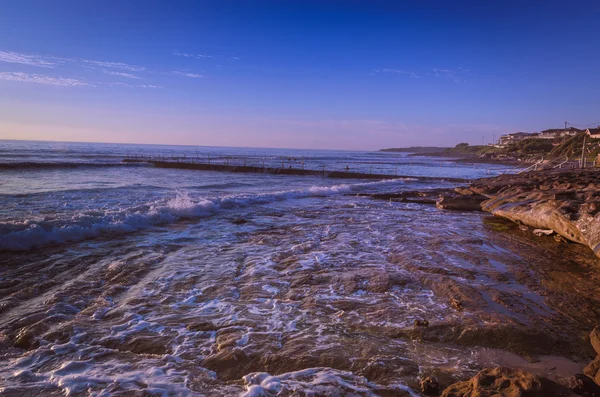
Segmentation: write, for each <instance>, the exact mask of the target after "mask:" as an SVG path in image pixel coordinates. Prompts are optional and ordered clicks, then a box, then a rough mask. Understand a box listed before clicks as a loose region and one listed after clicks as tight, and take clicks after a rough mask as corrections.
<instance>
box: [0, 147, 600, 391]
mask: <svg viewBox="0 0 600 397" xmlns="http://www.w3.org/2000/svg"><path fill="white" fill-rule="evenodd" d="M133 155H136V156H171V157H173V156H180V157H183V156H185V157H186V158H189V159H199V160H201V159H208V158H209V157H210V158H211V161H224V160H225V159H227V160H225V161H244V160H245V161H248V162H250V161H257V162H266V163H267V164H279V163H283V164H285V166H293V167H299V166H301V164H302V163H303V164H302V166H304V167H307V168H309V167H313V168H314V169H321V167H325V168H326V169H343V168H344V167H346V166H348V167H349V168H350V169H352V170H358V171H360V172H367V171H368V170H369V171H370V170H373V167H374V169H375V171H377V172H381V173H390V174H394V173H396V174H398V175H406V176H411V177H415V178H402V179H395V180H383V181H372V180H356V179H348V180H346V179H329V178H321V177H313V176H310V177H308V176H283V175H271V174H235V173H222V172H204V171H193V170H177V169H159V168H154V167H152V166H149V165H144V164H123V163H121V161H122V160H123V158H125V157H127V156H133ZM240 159H241V160H240ZM506 170H507V167H505V166H501V165H489V164H475V165H473V164H464V163H454V162H452V161H449V160H445V159H437V158H430V157H410V156H407V154H405V153H380V152H351V151H328V150H294V149H254V148H217V147H200V146H161V145H124V144H88V143H62V142H26V141H0V202H1V204H2V205H1V206H0V258H1V260H0V352H1V355H2V361H3V363H2V364H0V386H2V387H3V388H4V389H3V391H4V394H5V395H11V396H13V395H14V396H17V395H34V394H36V393H43V394H47V395H62V394H64V393H66V394H67V395H99V396H100V395H109V394H110V395H142V394H141V393H143V392H145V393H147V394H144V395H208V396H212V395H218V396H230V395H243V394H245V393H246V395H248V396H262V395H264V396H275V395H303V394H293V393H294V392H296V393H301V392H304V393H308V394H306V395H310V393H315V394H316V395H323V394H326V395H332V396H333V395H356V396H373V395H401V396H402V395H406V396H418V395H419V393H418V389H417V387H416V381H417V380H418V377H419V376H422V375H425V374H428V373H439V374H446V375H447V376H448V377H453V378H455V379H459V378H463V377H465V376H467V375H472V374H473V373H474V372H475V371H477V370H478V369H479V368H480V367H481V366H482V365H486V364H493V363H503V362H505V361H507V360H509V361H511V362H513V363H514V362H517V363H519V365H523V366H526V365H527V363H526V362H525V360H522V359H521V358H519V357H518V356H516V355H515V354H513V353H514V352H512V353H511V352H509V350H510V349H509V348H508V347H506V346H503V345H501V344H500V343H495V342H493V337H492V336H489V337H486V336H485V335H488V334H487V332H493V330H494V329H497V328H498V327H506V326H511V327H513V328H514V329H515V330H516V331H515V332H517V333H518V332H523V333H524V334H527V335H529V334H530V333H531V332H533V331H532V330H540V329H550V330H551V332H552V333H553V335H554V334H556V335H557V337H558V336H562V335H563V334H565V335H566V334H567V333H568V330H569V329H579V328H581V329H587V328H586V327H588V324H587V321H586V320H585V319H582V318H578V315H577V314H573V313H571V314H569V315H565V314H564V313H563V312H562V311H561V310H560V309H559V308H558V307H559V306H560V305H561V304H563V303H564V302H571V299H575V298H572V297H570V296H566V295H561V296H560V299H559V297H558V295H554V290H551V289H552V288H558V287H557V286H554V285H553V284H552V285H551V284H548V283H546V284H544V283H543V282H542V281H541V280H542V278H543V277H554V275H551V276H548V273H549V270H548V266H562V268H563V270H562V271H563V272H569V271H571V270H572V271H573V272H574V273H576V272H577V271H578V269H577V266H578V265H577V264H576V263H575V262H573V258H577V259H578V260H582V261H587V260H592V259H591V258H592V257H593V255H591V256H589V255H588V253H586V252H585V251H583V250H582V249H581V248H580V247H568V248H567V250H569V253H570V256H565V257H562V258H560V259H554V256H553V255H554V254H556V252H555V251H553V250H555V249H556V248H554V246H552V245H546V246H544V245H543V244H542V245H536V243H535V242H533V243H532V240H530V239H529V238H528V237H526V236H525V235H519V234H518V233H519V231H518V229H517V231H516V232H514V231H513V232H510V233H509V232H506V231H504V230H505V229H509V228H510V227H509V226H502V227H497V226H495V224H494V222H495V221H493V220H492V221H490V219H489V218H490V217H489V216H487V215H485V214H483V213H476V212H468V213H465V212H453V211H441V210H438V209H436V208H435V207H433V206H424V205H418V204H413V203H400V202H388V201H384V200H380V201H378V200H373V199H371V198H369V197H364V196H359V195H358V193H361V194H362V193H381V192H400V191H405V190H423V189H433V188H440V187H454V186H458V184H457V183H450V182H447V181H443V180H439V181H420V180H418V178H416V177H419V176H427V177H430V176H434V177H454V178H465V179H474V178H480V177H485V176H491V175H497V174H498V173H500V172H504V171H506ZM375 171H373V172H375ZM511 233H512V234H511ZM515 236H516V237H515ZM541 273H543V274H544V275H545V276H543V277H542V276H540V274H541ZM558 284H559V283H557V285H558ZM456 296H460V297H461V299H462V300H463V301H464V302H465V308H464V310H463V311H462V312H459V311H456V310H453V309H452V308H451V306H450V305H449V303H448V302H449V300H450V299H451V298H454V297H456ZM561 299H562V300H563V301H562V302H561ZM579 303H580V304H582V305H584V304H587V303H585V302H583V303H581V302H579ZM583 313H585V311H583V312H582V315H583ZM419 319H426V320H428V321H429V323H430V327H429V328H430V329H432V330H434V331H431V332H438V331H435V330H440V331H439V335H437V334H436V336H432V335H429V336H425V337H416V336H415V335H414V334H413V333H412V332H413V331H412V330H413V328H414V321H415V320H419ZM513 328H511V329H513ZM457 329H460V330H463V332H462V333H460V332H459V333H458V334H460V336H448V337H445V336H444V335H454V334H452V333H453V332H456V330H457ZM466 330H471V331H473V330H475V331H476V332H479V333H478V335H479V337H478V338H476V337H473V338H472V340H471V339H468V338H467V339H465V338H466V337H465V332H467V331H466ZM471 331H469V332H471ZM475 331H473V332H475ZM458 334H457V335H458ZM467 334H468V332H467ZM490 335H491V334H490ZM460 338H463V339H460ZM565 338H567V337H565ZM565 343H566V345H568V346H569V348H573V349H575V347H577V346H579V345H578V343H579V342H578V341H577V340H576V338H574V337H573V340H571V339H568V341H567V342H565ZM573 346H575V347H573ZM532 349H533V348H532ZM557 349H558V348H557ZM534 350H535V349H533V350H532V354H535V351H534ZM548 350H549V351H548V354H550V355H553V356H556V357H557V358H556V357H555V359H556V360H558V361H559V363H562V365H566V366H571V367H572V366H575V367H576V366H577V365H579V363H578V362H577V361H576V360H573V357H572V356H569V357H567V354H566V353H564V351H563V350H554V351H553V350H552V348H548ZM503 360H504V361H503ZM519 360H521V361H519ZM561 360H562V361H561ZM555 367H556V365H555ZM558 367H559V368H560V365H558ZM571 367H569V371H570V370H571ZM540 371H541V372H544V371H546V372H548V371H550V370H547V369H542V370H540ZM565 372H568V371H565ZM544 374H545V375H549V374H548V373H545V372H544ZM559 375H560V374H558V375H557V376H559ZM28 393H29V394H28ZM132 393H133V394H132ZM278 393H279V394H278ZM286 393H287V394H286ZM319 393H321V394H319ZM327 393H331V394H327ZM335 393H338V394H335ZM394 393H395V394H394Z"/></svg>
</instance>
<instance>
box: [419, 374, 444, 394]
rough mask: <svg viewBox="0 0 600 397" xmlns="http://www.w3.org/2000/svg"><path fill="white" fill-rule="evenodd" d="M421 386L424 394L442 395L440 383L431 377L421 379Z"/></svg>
mask: <svg viewBox="0 0 600 397" xmlns="http://www.w3.org/2000/svg"><path fill="white" fill-rule="evenodd" d="M420 385H421V392H422V393H425V394H428V395H438V394H439V393H440V385H439V384H438V381H437V380H436V379H435V378H433V377H431V376H427V377H425V378H423V379H421V382H420Z"/></svg>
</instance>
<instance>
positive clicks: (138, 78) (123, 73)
mask: <svg viewBox="0 0 600 397" xmlns="http://www.w3.org/2000/svg"><path fill="white" fill-rule="evenodd" d="M104 73H106V74H108V75H111V76H119V77H125V78H128V79H135V80H140V79H141V77H140V76H136V75H135V74H131V73H125V72H111V71H110V70H105V71H104Z"/></svg>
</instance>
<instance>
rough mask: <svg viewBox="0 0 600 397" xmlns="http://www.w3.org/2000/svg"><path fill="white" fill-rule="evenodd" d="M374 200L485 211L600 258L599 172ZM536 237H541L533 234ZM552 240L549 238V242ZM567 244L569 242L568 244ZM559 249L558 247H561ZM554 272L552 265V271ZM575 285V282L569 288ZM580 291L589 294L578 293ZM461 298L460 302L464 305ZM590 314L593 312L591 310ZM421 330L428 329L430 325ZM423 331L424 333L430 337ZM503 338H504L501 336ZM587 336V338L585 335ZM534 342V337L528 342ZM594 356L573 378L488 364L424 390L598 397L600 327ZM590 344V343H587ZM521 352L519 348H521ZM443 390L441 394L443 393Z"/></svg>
mask: <svg viewBox="0 0 600 397" xmlns="http://www.w3.org/2000/svg"><path fill="white" fill-rule="evenodd" d="M372 197H373V198H374V199H383V200H390V201H395V202H406V203H419V204H430V205H436V206H437V207H438V208H440V209H446V210H459V211H486V212H489V213H491V214H493V215H495V216H498V217H502V218H505V219H508V220H511V221H513V222H515V223H517V224H518V225H519V227H518V228H516V230H518V231H519V233H521V234H522V233H532V232H533V234H534V235H535V236H538V237H539V238H543V239H544V240H539V241H540V243H543V241H547V240H546V239H553V240H555V241H553V243H554V244H558V246H560V245H562V244H568V243H569V242H575V243H579V244H583V245H585V246H587V247H589V248H590V249H591V250H592V251H593V252H594V254H595V255H596V256H600V172H598V171H594V170H570V171H562V172H550V171H542V172H531V173H526V174H519V175H501V176H498V177H495V178H484V179H479V180H476V181H474V182H472V183H471V184H470V185H469V186H464V187H460V188H455V189H433V190H426V191H412V192H402V193H390V194H377V195H373V196H372ZM534 238H537V237H534ZM549 241H551V240H549ZM565 247H566V246H565ZM557 252H560V249H557ZM548 271H550V269H549V270H548ZM573 287H575V288H577V286H576V285H572V286H571V288H573ZM580 293H581V294H588V293H589V292H586V291H580ZM460 303H461V302H459V304H460ZM590 314H591V313H590ZM420 329H423V330H427V328H426V327H420ZM426 332H427V331H424V334H423V336H425V337H426ZM499 337H500V338H502V339H504V337H503V336H501V335H499ZM586 339H587V338H586ZM526 343H533V344H536V342H534V341H533V340H531V341H529V342H526ZM587 343H590V344H591V345H592V347H593V348H594V350H595V352H596V354H597V355H596V358H595V359H594V360H593V361H592V362H591V363H589V365H587V366H586V367H585V369H583V371H582V372H583V373H577V374H574V375H573V376H572V377H571V378H570V379H568V380H567V379H563V380H562V381H561V382H559V383H556V382H555V381H554V380H549V379H546V378H544V377H540V376H538V375H534V374H532V373H529V372H527V371H524V370H522V369H517V368H509V367H498V368H488V369H484V370H482V371H481V372H479V373H478V374H477V375H476V376H474V377H473V378H471V379H469V380H466V381H462V382H458V383H455V384H452V385H450V386H448V387H446V388H445V389H444V390H443V391H441V387H439V386H438V385H437V381H436V379H435V378H431V377H430V378H424V379H423V380H422V382H421V387H422V390H421V391H422V392H423V393H425V394H426V395H441V396H443V397H467V396H507V397H512V396H576V395H581V396H589V397H592V396H595V397H600V329H599V328H598V327H596V328H594V330H593V331H592V332H591V334H590V335H589V342H587ZM588 346H589V345H588ZM517 353H518V352H517ZM440 392H441V394H440Z"/></svg>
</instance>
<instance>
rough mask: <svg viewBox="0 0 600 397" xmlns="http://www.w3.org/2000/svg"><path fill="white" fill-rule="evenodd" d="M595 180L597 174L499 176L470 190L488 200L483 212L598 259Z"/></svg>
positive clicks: (599, 194) (599, 202) (599, 210)
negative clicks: (548, 234)
mask: <svg viewBox="0 0 600 397" xmlns="http://www.w3.org/2000/svg"><path fill="white" fill-rule="evenodd" d="M599 176H600V172H599V171H598V170H585V171H581V170H577V171H568V172H558V173H557V172H539V173H528V174H523V175H501V176H499V177H496V178H489V179H482V180H479V181H476V182H474V183H473V184H472V185H471V189H473V190H474V191H476V192H478V193H480V194H482V195H485V196H487V197H488V200H486V201H484V202H482V204H481V206H482V209H483V210H484V211H489V212H491V213H492V214H494V215H497V216H501V217H504V218H507V219H510V220H512V221H515V222H522V223H524V224H527V225H529V226H531V227H534V228H537V229H544V230H548V229H551V230H553V231H555V232H556V233H558V234H560V235H561V236H563V237H564V238H566V239H567V240H570V241H574V242H576V243H580V244H585V245H587V246H588V247H590V248H591V249H592V250H593V251H594V253H595V254H596V255H597V256H600V182H598V181H599V180H600V178H598V177H599Z"/></svg>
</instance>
